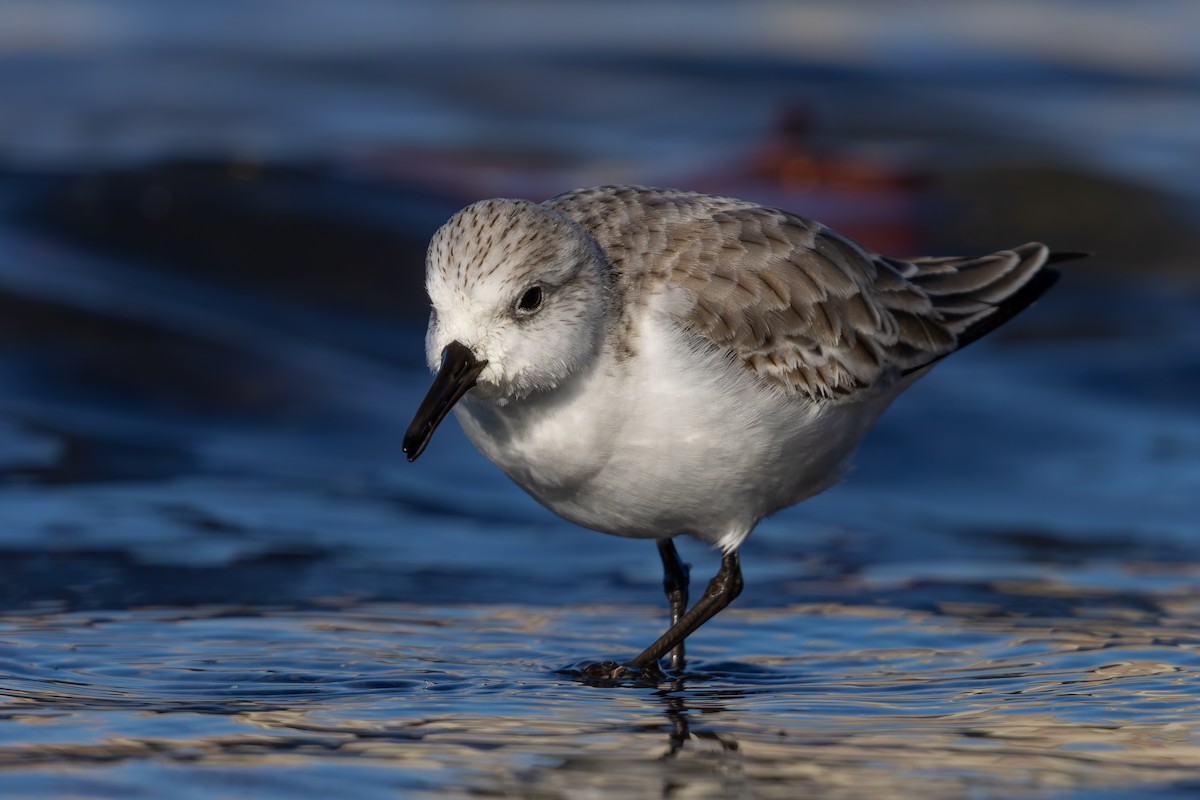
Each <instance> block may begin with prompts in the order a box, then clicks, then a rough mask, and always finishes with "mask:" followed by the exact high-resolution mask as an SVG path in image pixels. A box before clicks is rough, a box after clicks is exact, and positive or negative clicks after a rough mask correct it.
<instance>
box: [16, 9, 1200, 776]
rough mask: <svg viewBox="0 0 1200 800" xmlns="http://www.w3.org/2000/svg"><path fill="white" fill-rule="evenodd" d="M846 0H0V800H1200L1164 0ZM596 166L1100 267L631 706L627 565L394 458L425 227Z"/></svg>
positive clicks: (884, 426) (979, 370)
mask: <svg viewBox="0 0 1200 800" xmlns="http://www.w3.org/2000/svg"><path fill="white" fill-rule="evenodd" d="M450 5H453V6H454V9H455V12H454V13H451V11H448V10H446V9H447V8H448V7H449V6H450ZM878 8H879V7H878V6H877V5H875V4H862V5H859V4H844V5H843V6H839V7H838V9H840V10H831V9H820V8H817V7H812V8H809V9H807V10H805V9H801V10H802V11H804V14H802V15H800V16H794V14H796V13H799V12H794V11H793V9H792V6H791V5H790V4H773V3H769V2H765V0H763V1H762V2H755V3H748V4H740V5H738V6H734V5H732V4H730V5H725V4H715V3H714V4H698V5H688V6H686V7H685V6H683V5H681V4H674V3H669V2H652V3H648V4H645V3H643V4H638V5H637V11H636V15H638V16H637V19H640V20H642V23H641V24H633V23H632V22H630V20H633V19H634V18H635V11H634V6H633V5H627V4H623V3H618V4H615V5H613V6H611V8H610V7H608V6H600V5H596V4H562V6H556V7H555V9H556V10H553V11H550V10H548V9H547V8H543V7H542V6H540V5H536V4H530V5H522V4H517V5H513V6H511V7H510V12H509V13H506V14H503V15H502V14H499V12H497V11H493V10H490V6H488V5H486V4H470V3H466V4H445V5H437V6H435V5H428V6H426V5H424V4H418V3H374V2H368V1H367V0H355V2H352V3H342V4H332V3H326V2H318V1H317V0H306V1H305V2H302V3H297V4H295V5H294V7H292V10H291V13H290V14H289V15H288V16H287V18H286V19H281V18H280V13H279V10H278V9H279V7H278V6H276V5H274V4H270V3H261V4H260V3H250V4H237V7H236V8H235V4H232V3H224V2H217V3H209V4H205V5H204V6H202V7H201V6H197V7H195V8H189V9H188V10H186V12H185V11H184V10H182V7H175V6H172V7H171V9H170V10H167V8H166V6H163V5H162V4H159V3H150V2H133V1H132V0H123V1H117V0H114V1H113V2H108V3H102V4H91V5H86V6H85V5H83V4H79V5H72V4H39V3H9V4H6V5H4V6H2V7H0V95H2V96H3V97H4V98H5V103H4V107H5V110H4V112H3V113H4V115H5V116H4V119H5V125H3V126H0V795H2V796H5V797H10V796H12V797H23V796H38V797H44V796H48V797H83V796H87V797H91V796H96V797H119V798H131V797H158V796H163V795H165V794H171V795H172V796H180V797H210V796H233V797H266V798H274V797H278V798H295V797H321V796H326V797H328V796H338V797H341V796H363V797H374V796H380V797H395V796H398V795H399V796H405V797H408V796H412V797H478V796H480V795H485V796H538V797H579V796H595V797H614V798H615V797H621V798H624V797H643V796H652V797H674V796H681V797H720V798H725V797H765V798H772V797H779V798H794V797H797V796H804V795H810V794H811V795H815V796H823V797H912V796H915V795H920V796H928V797H993V796H996V797H1056V798H1059V797H1061V798H1076V797H1079V798H1082V797H1114V798H1115V797H1135V796H1136V797H1141V796H1150V797H1176V796H1177V797H1188V796H1192V795H1194V793H1195V791H1196V788H1197V786H1200V727H1198V726H1197V723H1196V718H1197V706H1198V705H1200V692H1197V688H1196V687H1197V678H1198V676H1200V663H1198V662H1200V655H1198V654H1200V592H1198V590H1197V577H1198V576H1200V540H1197V528H1198V523H1200V499H1198V498H1200V414H1198V413H1197V412H1198V411H1200V405H1198V401H1197V398H1198V397H1200V325H1197V320H1198V318H1200V289H1198V288H1197V287H1200V283H1197V280H1196V278H1197V273H1196V264H1197V263H1200V244H1198V242H1200V235H1197V234H1198V232H1200V225H1198V223H1197V219H1198V216H1197V207H1196V200H1197V196H1196V194H1195V191H1196V187H1197V186H1200V175H1198V174H1197V169H1198V167H1197V164H1200V159H1197V158H1196V154H1197V136H1196V133H1195V132H1196V131H1198V130H1200V120H1197V119H1196V113H1197V112H1196V109H1198V108H1200V102H1197V101H1198V100H1200V97H1198V94H1200V79H1198V76H1200V61H1198V57H1197V54H1196V50H1195V48H1194V43H1193V42H1192V38H1193V36H1192V32H1193V31H1194V30H1195V27H1194V26H1193V25H1192V24H1191V23H1192V22H1195V21H1196V20H1195V19H1194V17H1195V16H1196V13H1195V11H1194V10H1193V5H1192V4H1189V3H1172V2H1156V3H1149V4H1141V5H1139V7H1138V10H1137V11H1136V12H1135V11H1134V10H1130V11H1123V10H1122V7H1121V6H1119V5H1116V4H1095V3H1070V2H1060V3H1048V4H1039V6H1038V8H1036V9H1034V8H1032V7H1030V8H1025V7H1022V8H1021V11H1020V13H1017V12H1015V11H1012V10H1011V8H1012V7H1011V6H1005V13H1004V14H1002V15H1000V16H994V15H993V14H992V12H990V11H987V10H983V11H974V12H968V11H964V10H963V9H962V8H961V7H960V5H959V4H953V3H942V2H934V1H933V0H927V1H926V2H922V3H918V4H915V5H914V6H913V10H912V12H911V14H912V16H911V17H906V19H905V20H897V19H895V18H888V17H887V16H886V15H881V14H880V13H879V11H878ZM977 8H981V7H977ZM689 9H690V10H689ZM458 12H462V13H461V14H459V13H458ZM997 13H998V12H997ZM681 15H682V17H681ZM922 15H924V16H922ZM681 18H686V19H688V20H689V25H690V26H691V27H690V28H688V29H687V31H686V35H682V34H679V33H678V32H675V33H674V34H672V33H671V31H670V28H671V23H677V22H678V20H679V19H681ZM902 23H903V24H902ZM1067 30H1077V31H1084V32H1086V33H1087V34H1088V35H1087V36H1083V35H1080V36H1078V37H1074V38H1071V37H1065V38H1064V36H1063V35H1062V32H1063V31H1067ZM1116 32H1120V33H1121V35H1120V36H1116V35H1115V33H1116ZM789 120H790V122H789ZM603 181H639V182H647V183H671V184H674V185H681V186H688V187H694V188H704V189H707V190H712V191H726V192H730V193H734V194H741V195H745V196H754V197H758V198H761V199H764V200H766V201H769V202H775V203H779V204H783V205H787V206H788V207H790V208H793V209H795V210H798V211H801V212H802V213H808V214H811V215H814V216H818V217H820V218H823V219H825V220H827V221H829V222H831V223H833V224H835V225H837V226H838V227H840V228H844V229H847V230H851V231H853V232H854V233H855V234H856V235H859V236H861V237H862V238H864V240H867V241H869V242H872V243H874V244H876V245H877V246H879V247H881V248H884V247H886V248H890V249H898V250H900V251H901V252H915V251H929V252H946V251H953V250H962V249H972V248H978V249H982V248H984V247H992V246H1000V245H1004V244H1015V243H1017V242H1020V241H1024V240H1027V239H1033V238H1044V239H1046V240H1048V241H1050V242H1051V243H1052V244H1053V245H1055V246H1058V247H1062V248H1065V249H1086V250H1093V251H1095V252H1096V255H1095V257H1093V258H1092V259H1090V260H1089V261H1085V262H1078V263H1077V264H1072V265H1069V266H1067V267H1066V269H1065V270H1064V271H1065V276H1064V279H1063V280H1062V281H1061V282H1060V284H1059V285H1058V286H1056V287H1055V289H1054V291H1053V292H1051V293H1050V294H1049V295H1048V296H1047V297H1046V298H1045V299H1044V301H1043V302H1041V303H1039V304H1038V306H1036V307H1035V308H1034V309H1032V310H1030V311H1029V312H1028V313H1026V314H1023V315H1022V316H1021V317H1020V318H1019V319H1018V320H1016V321H1014V322H1013V323H1012V324H1011V325H1010V326H1008V327H1007V328H1006V329H1005V330H1004V331H1003V332H1001V333H999V334H998V335H996V336H994V337H991V338H990V339H989V340H987V341H985V342H982V343H980V344H978V345H975V346H973V347H972V348H971V349H970V350H968V351H966V352H964V353H962V354H959V355H956V356H955V357H954V358H951V359H948V360H947V361H946V363H944V364H942V365H940V366H939V367H938V368H937V369H936V370H934V371H933V372H932V373H931V374H930V375H929V376H928V377H927V378H925V379H923V380H922V381H921V382H920V383H919V384H918V385H917V386H916V387H914V389H913V390H912V391H911V392H909V393H908V394H907V395H906V396H905V397H903V398H901V399H900V400H899V401H898V402H897V403H896V405H895V406H894V407H893V408H892V409H891V410H890V411H889V412H888V414H887V415H886V416H885V417H884V419H883V420H882V421H881V422H880V424H879V425H878V427H877V429H876V430H875V431H873V433H872V434H871V436H870V437H869V439H868V441H867V442H866V444H865V445H864V447H863V449H862V451H861V453H860V455H859V458H858V460H857V464H858V466H857V467H856V469H855V470H854V471H853V473H852V474H851V475H850V476H849V477H848V478H847V480H846V481H845V482H844V483H843V484H842V485H840V486H839V487H837V488H835V489H834V490H832V491H830V492H828V493H827V494H825V495H823V496H821V497H818V498H815V499H813V500H811V501H809V502H806V503H804V504H803V505H801V506H799V507H797V508H794V509H790V510H788V511H786V512H783V513H781V514H779V515H777V516H776V517H774V518H772V519H769V520H767V521H766V522H764V523H763V524H762V526H761V527H760V529H759V530H758V531H756V533H755V534H754V536H753V537H752V538H751V539H750V541H749V542H748V543H747V545H746V546H745V547H744V549H743V563H744V567H745V573H746V582H747V588H746V591H745V593H744V594H743V595H742V596H741V597H740V598H739V599H738V600H737V602H736V603H735V604H734V606H733V607H731V608H730V609H727V610H726V611H725V612H723V613H722V614H721V615H719V616H718V617H717V618H716V619H715V620H713V621H712V622H711V623H709V624H708V625H706V626H705V627H704V628H703V629H701V631H699V632H698V633H697V634H696V635H695V636H694V637H693V638H692V639H691V640H690V643H689V647H690V650H689V653H690V655H691V656H692V662H691V664H690V665H689V668H688V670H687V671H686V673H685V674H684V675H682V676H674V677H673V678H672V679H671V680H669V681H666V682H664V683H663V684H661V685H659V686H647V685H637V684H633V683H630V684H627V685H619V686H603V685H595V684H594V683H590V682H588V681H587V680H584V679H582V678H581V677H580V676H579V670H580V668H581V667H582V666H584V665H587V664H589V663H592V662H596V661H600V660H605V659H618V660H619V659H621V658H622V657H628V656H629V655H632V654H633V653H635V652H636V651H638V650H639V649H640V648H641V647H643V646H644V645H646V644H647V643H648V642H649V641H650V640H652V639H653V638H654V637H655V636H657V634H658V633H659V632H661V630H662V629H663V627H664V625H665V622H666V610H665V601H664V599H663V598H662V596H661V588H660V586H661V575H660V572H659V566H658V559H657V557H656V554H655V552H654V549H653V547H652V546H651V545H649V544H648V543H646V542H639V541H628V540H623V539H617V538H612V537H606V536H602V535H600V534H595V533H591V532H587V531H582V530H580V529H578V528H576V527H574V526H572V525H570V524H568V523H566V522H564V521H561V520H559V519H557V518H555V517H554V516H553V515H551V514H549V513H548V512H546V511H545V510H543V509H541V508H540V507H539V506H538V505H537V504H536V503H534V502H533V501H532V500H530V499H529V498H527V497H526V496H524V495H523V494H522V493H521V492H520V491H519V490H518V489H516V488H515V487H514V486H512V485H511V484H510V483H508V481H507V480H506V479H505V478H504V477H503V476H502V475H501V474H500V473H499V472H498V471H497V470H496V469H495V468H494V467H492V466H491V465H490V464H488V463H487V462H486V461H485V460H484V459H482V457H480V456H479V455H478V454H476V453H475V452H474V451H473V450H472V449H471V447H470V446H469V445H468V444H467V443H466V441H465V439H464V438H463V437H462V435H461V433H460V432H459V431H458V429H457V427H456V426H455V425H454V424H453V423H450V424H447V425H446V426H445V427H443V428H442V429H440V430H439V431H438V434H437V437H436V439H435V441H434V443H433V445H432V446H431V447H430V449H429V450H428V451H427V452H426V454H425V455H424V456H423V457H422V459H421V461H420V462H418V463H417V464H414V465H410V464H407V463H405V462H404V460H403V457H402V455H401V453H400V442H401V439H402V437H403V432H404V429H405V427H406V426H407V423H408V421H409V419H410V416H411V413H412V411H413V410H414V409H415V407H416V405H417V403H418V402H419V400H420V398H421V396H422V395H423V393H424V391H425V389H426V387H427V385H428V380H429V376H428V375H427V374H426V372H425V368H424V365H423V361H424V357H423V353H422V336H423V325H424V313H425V301H424V297H423V292H422V289H421V275H422V269H423V267H422V258H423V249H424V245H425V242H426V241H427V239H428V236H429V235H430V234H431V233H432V231H433V230H434V229H435V228H436V227H437V225H438V224H440V222H441V221H443V220H444V219H445V218H446V217H447V216H449V214H451V213H453V211H454V210H455V209H456V208H458V207H460V206H461V205H463V204H465V203H467V202H470V201H471V200H474V199H477V198H479V197H482V196H490V195H497V194H511V195H522V196H533V197H540V196H545V195H547V194H550V193H553V192H556V191H560V190H563V189H566V188H569V187H571V186H574V185H579V184H586V183H596V182H603ZM909 248H911V250H910V249H909ZM681 550H682V552H683V554H684V556H685V558H686V559H687V560H688V561H689V562H691V563H692V564H693V576H694V578H695V581H696V583H698V584H699V583H702V582H703V581H704V580H706V579H707V577H708V576H709V575H710V574H712V573H713V572H714V571H715V569H716V566H717V558H716V556H715V554H714V553H712V552H710V551H707V550H705V549H704V548H703V547H701V546H699V545H696V544H689V543H684V544H683V545H682V546H681ZM695 588H696V589H698V586H697V587H695ZM694 593H695V592H694Z"/></svg>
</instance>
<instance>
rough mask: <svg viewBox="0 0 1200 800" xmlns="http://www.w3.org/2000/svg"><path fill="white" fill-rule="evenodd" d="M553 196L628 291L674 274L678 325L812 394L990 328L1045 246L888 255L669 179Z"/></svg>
mask: <svg viewBox="0 0 1200 800" xmlns="http://www.w3.org/2000/svg"><path fill="white" fill-rule="evenodd" d="M548 204H549V205H553V206H554V207H556V208H559V210H562V211H563V212H564V213H567V214H568V215H569V216H572V217H574V218H575V219H576V220H577V221H579V222H580V223H581V224H583V225H584V227H586V228H588V229H589V230H590V231H591V232H592V234H593V235H594V236H595V237H596V239H597V241H598V242H599V243H600V245H601V246H602V247H604V248H605V250H606V251H607V252H608V254H609V257H610V259H612V261H613V264H614V267H615V268H616V269H617V270H618V272H619V273H620V275H621V282H622V283H623V285H624V286H625V288H626V291H627V293H628V292H634V293H636V292H637V291H638V288H639V284H644V283H648V284H652V285H653V284H660V283H663V282H669V283H671V284H672V285H675V286H678V287H679V288H680V289H682V290H683V292H682V295H683V296H684V297H686V298H687V299H688V302H685V303H683V304H682V305H681V306H680V307H679V308H678V309H677V313H678V315H679V321H680V323H681V324H683V325H684V326H685V327H687V328H688V329H690V330H692V331H694V332H695V333H697V334H698V335H700V336H702V337H704V338H705V339H708V340H709V341H711V342H712V343H713V344H714V345H716V346H718V347H720V348H722V349H723V350H725V351H726V352H728V353H729V354H730V356H731V357H732V358H735V359H737V360H739V361H741V362H742V363H744V364H745V366H746V367H747V368H748V369H750V370H752V371H753V372H754V373H755V374H756V375H757V376H759V378H761V379H762V380H763V381H764V382H765V383H768V384H770V385H774V386H776V387H778V388H780V389H782V390H783V391H786V392H788V393H795V394H800V395H803V396H807V397H810V398H813V399H834V398H844V397H849V396H852V395H854V394H856V393H857V392H859V391H862V390H863V389H865V388H867V387H869V386H871V385H873V384H875V383H877V382H878V381H879V380H881V379H882V378H884V377H885V376H887V375H899V374H903V373H905V372H910V371H913V370H916V369H920V368H921V367H923V366H925V365H927V364H930V363H932V362H934V361H936V360H938V359H939V358H941V357H942V356H944V355H946V354H948V353H950V352H952V351H954V350H955V349H957V348H958V347H959V346H961V345H962V344H965V343H966V342H967V341H970V340H972V339H973V338H977V335H973V334H978V335H982V333H979V331H983V332H986V330H990V326H987V325H986V320H987V319H988V318H989V317H990V316H992V315H1000V316H1001V317H1002V319H1007V318H1008V317H1009V316H1011V315H1012V313H1015V311H1013V310H1012V309H1011V307H1010V306H1006V301H1008V300H1009V299H1010V298H1016V297H1018V296H1019V295H1020V290H1021V289H1022V287H1024V286H1025V285H1026V284H1027V283H1028V282H1029V281H1030V279H1031V278H1032V276H1033V275H1034V274H1035V273H1037V271H1038V269H1039V268H1040V267H1041V266H1042V264H1043V263H1044V261H1045V259H1046V248H1045V247H1044V246H1042V245H1037V244H1031V245H1025V246H1023V247H1020V248H1016V249H1015V250H1011V251H1001V252H999V253H994V254H992V255H989V256H983V257H981V258H974V259H964V258H943V259H918V260H914V261H901V260H897V259H890V258H885V257H882V256H878V255H875V254H873V253H870V252H869V251H867V250H865V249H864V248H862V247H861V246H859V245H858V244H856V243H855V242H853V241H852V240H850V239H847V238H846V237H843V236H841V235H839V234H837V233H835V232H833V231H831V230H829V229H828V228H825V227H824V226H822V225H820V224H818V223H815V222H812V221H809V220H806V219H804V218H802V217H798V216H796V215H794V214H790V213H787V212H784V211H780V210H777V209H769V208H763V207H761V206H757V205H754V204H751V203H745V202H743V201H738V200H733V199H730V198H717V197H710V196H707V195H698V194H693V193H687V192H673V191H670V190H654V189H641V188H637V187H601V188H599V189H592V190H584V191H582V192H575V193H571V194H568V195H563V196H561V197H559V198H555V199H554V200H552V201H549V203H548ZM645 288H651V287H649V286H647V287H645ZM1039 293H1040V292H1039ZM628 297H629V295H628V294H627V298H628ZM1029 302H1032V299H1024V298H1022V302H1021V303H1020V307H1021V308H1023V307H1024V306H1025V305H1028V303H1029ZM1017 310H1019V308H1017ZM1002 311H1003V312H1004V313H1001V312H1002ZM1002 319H1001V320H1000V321H1002ZM997 324H998V322H997Z"/></svg>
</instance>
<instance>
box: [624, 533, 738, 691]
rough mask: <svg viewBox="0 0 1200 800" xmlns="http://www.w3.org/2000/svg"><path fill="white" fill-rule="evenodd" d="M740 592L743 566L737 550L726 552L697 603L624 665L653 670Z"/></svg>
mask: <svg viewBox="0 0 1200 800" xmlns="http://www.w3.org/2000/svg"><path fill="white" fill-rule="evenodd" d="M741 593H742V567H741V564H740V563H739V562H738V555H737V553H728V554H726V555H725V556H724V557H723V558H722V559H721V569H720V570H718V571H717V574H716V576H715V577H714V578H713V579H712V580H711V581H710V582H709V584H708V588H707V589H705V590H704V596H703V597H701V598H700V599H699V600H698V601H697V602H696V605H694V606H692V608H691V610H690V611H688V612H687V613H686V614H684V615H683V617H682V618H681V619H680V620H679V621H678V622H676V623H675V624H674V625H672V626H671V628H670V630H668V631H667V632H666V633H664V634H663V635H662V636H660V637H659V638H658V641H657V642H655V643H654V644H652V645H650V646H649V647H647V648H646V649H645V650H643V651H642V652H641V653H638V655H637V656H635V657H634V658H633V659H632V660H630V661H628V662H626V663H625V665H624V666H626V667H633V668H634V669H637V670H642V671H644V670H655V669H657V668H658V660H659V659H660V658H662V657H663V656H664V655H666V654H667V652H668V651H670V650H674V649H675V647H677V646H678V645H680V644H682V643H683V640H684V639H686V638H687V637H688V636H689V635H690V634H691V633H692V631H694V630H696V629H697V628H699V627H700V626H701V625H703V624H704V623H705V622H708V620H710V619H712V618H713V617H714V616H716V613H717V612H718V611H720V610H721V609H722V608H724V607H725V606H727V605H729V604H730V603H732V602H733V599H734V598H735V597H737V596H738V595H739V594H741Z"/></svg>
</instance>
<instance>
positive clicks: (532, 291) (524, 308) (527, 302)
mask: <svg viewBox="0 0 1200 800" xmlns="http://www.w3.org/2000/svg"><path fill="white" fill-rule="evenodd" d="M541 305H542V287H541V286H538V285H537V284H534V285H533V286H530V287H529V288H528V289H526V290H525V293H524V294H522V295H521V296H520V297H519V298H517V311H518V312H520V313H522V314H532V313H533V312H534V311H537V310H538V309H539V308H540V307H541Z"/></svg>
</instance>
